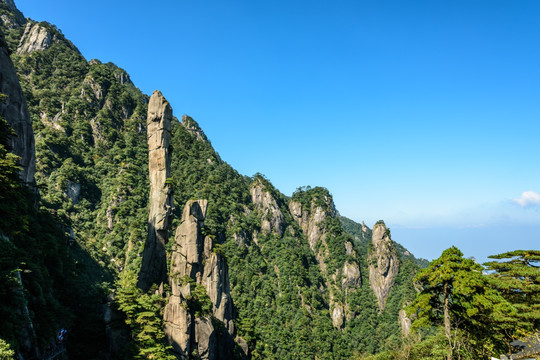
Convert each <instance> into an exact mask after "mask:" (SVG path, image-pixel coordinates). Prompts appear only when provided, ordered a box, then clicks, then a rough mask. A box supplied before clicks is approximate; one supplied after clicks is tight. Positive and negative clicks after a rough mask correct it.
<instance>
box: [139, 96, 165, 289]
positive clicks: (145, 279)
mask: <svg viewBox="0 0 540 360" xmlns="http://www.w3.org/2000/svg"><path fill="white" fill-rule="evenodd" d="M171 120H172V109H171V106H170V105H169V102H168V101H167V100H166V99H165V97H164V96H163V95H162V94H161V92H159V91H154V93H153V94H152V97H151V98H150V103H149V104H148V118H147V126H148V129H147V133H148V152H149V162H148V170H149V176H150V198H149V204H150V206H149V207H150V212H149V214H148V237H147V239H146V243H145V247H144V252H143V262H142V267H141V271H140V273H139V283H138V286H139V287H140V288H141V289H142V290H143V291H147V290H148V289H149V288H150V286H151V285H152V284H158V285H159V284H161V283H164V282H166V281H167V255H166V252H165V244H166V243H167V236H168V234H167V232H168V231H169V222H170V217H171V215H172V210H173V198H172V190H171V187H170V185H169V184H168V183H167V179H168V178H170V176H171V154H170V142H171Z"/></svg>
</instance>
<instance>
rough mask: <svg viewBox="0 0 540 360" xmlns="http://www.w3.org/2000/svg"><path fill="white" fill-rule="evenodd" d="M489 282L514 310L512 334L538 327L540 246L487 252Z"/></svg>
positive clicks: (527, 332) (539, 317)
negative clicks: (536, 248) (538, 247)
mask: <svg viewBox="0 0 540 360" xmlns="http://www.w3.org/2000/svg"><path fill="white" fill-rule="evenodd" d="M490 258H491V259H499V260H505V261H500V262H498V261H491V262H488V263H486V264H484V265H485V266H486V267H487V269H488V270H489V271H491V273H490V276H489V280H490V283H491V285H492V286H493V287H494V288H496V289H497V290H499V291H500V293H501V294H502V296H503V297H504V298H505V299H506V300H508V301H509V302H510V303H512V304H513V305H514V306H515V307H516V309H517V310H518V312H517V314H516V317H515V318H514V319H513V324H514V325H515V328H514V329H513V330H514V334H513V335H514V336H525V335H529V334H530V333H531V332H534V331H539V330H540V250H515V251H510V252H506V253H503V254H499V255H492V256H490Z"/></svg>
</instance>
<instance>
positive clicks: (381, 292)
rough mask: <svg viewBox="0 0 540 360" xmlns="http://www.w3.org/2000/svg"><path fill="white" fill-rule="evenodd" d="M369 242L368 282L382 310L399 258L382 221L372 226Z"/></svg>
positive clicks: (392, 283) (396, 271)
mask: <svg viewBox="0 0 540 360" xmlns="http://www.w3.org/2000/svg"><path fill="white" fill-rule="evenodd" d="M371 243H372V245H373V247H372V250H371V251H369V253H368V264H369V284H370V286H371V288H372V289H373V292H374V293H375V296H376V297H377V303H378V304H379V309H380V310H381V311H382V310H384V308H385V306H386V299H387V298H388V295H390V290H392V286H393V285H394V280H395V278H396V276H397V273H398V270H399V258H398V254H397V252H396V249H395V248H394V244H393V243H392V239H391V238H390V232H389V231H388V230H387V228H386V225H385V224H384V223H383V222H379V223H377V224H375V226H374V227H373V232H372V239H371Z"/></svg>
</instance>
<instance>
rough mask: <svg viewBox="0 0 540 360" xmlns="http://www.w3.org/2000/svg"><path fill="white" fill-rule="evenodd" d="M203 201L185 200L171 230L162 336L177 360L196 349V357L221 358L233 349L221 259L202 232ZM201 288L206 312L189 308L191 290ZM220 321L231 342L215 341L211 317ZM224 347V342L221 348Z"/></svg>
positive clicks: (226, 277) (225, 274) (228, 296)
mask: <svg viewBox="0 0 540 360" xmlns="http://www.w3.org/2000/svg"><path fill="white" fill-rule="evenodd" d="M207 206H208V201H206V200H189V201H188V202H187V203H186V205H185V207H184V211H183V213H182V219H181V222H180V226H179V227H178V228H177V229H176V234H175V237H174V245H173V252H172V256H171V267H170V272H169V278H170V285H171V294H170V295H169V300H168V303H167V305H166V306H165V310H164V315H163V318H164V322H165V334H166V336H167V339H168V340H169V342H170V344H171V345H172V346H173V348H174V350H175V353H176V355H177V357H178V358H180V359H184V358H186V359H187V358H188V356H189V354H191V353H192V351H193V350H194V349H196V351H197V353H198V354H199V356H200V358H201V359H226V358H227V356H228V354H229V355H230V353H231V351H232V335H233V333H234V324H233V321H232V317H233V309H232V301H231V293H230V285H229V275H228V269H227V265H226V264H225V260H224V259H223V258H222V257H221V255H219V254H216V253H215V252H214V251H213V244H212V239H211V238H210V237H205V236H203V234H202V228H203V226H204V219H205V217H206V209H207ZM201 285H202V286H203V287H204V290H205V292H206V295H208V297H209V299H210V301H211V303H212V308H211V311H210V313H208V314H198V315H197V314H194V313H192V312H191V311H190V310H189V308H188V307H189V300H190V299H191V298H192V296H193V288H194V287H197V286H201ZM212 316H213V317H214V318H215V319H216V320H219V321H221V322H222V323H223V325H224V327H225V329H226V330H227V333H228V335H226V337H227V338H228V339H229V340H230V342H231V343H230V344H229V345H227V342H226V341H222V342H221V345H222V346H221V348H219V351H218V347H217V344H218V339H217V334H216V332H215V329H214V326H213V324H212V321H211V317H212ZM223 344H225V345H224V346H223Z"/></svg>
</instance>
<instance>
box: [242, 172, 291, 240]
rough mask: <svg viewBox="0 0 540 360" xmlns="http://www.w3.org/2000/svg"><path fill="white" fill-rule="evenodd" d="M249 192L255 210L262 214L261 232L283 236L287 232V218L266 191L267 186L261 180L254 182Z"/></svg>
mask: <svg viewBox="0 0 540 360" xmlns="http://www.w3.org/2000/svg"><path fill="white" fill-rule="evenodd" d="M249 192H250V194H251V201H252V202H253V204H255V209H257V211H258V212H259V213H260V214H261V230H262V231H263V232H266V233H275V234H277V235H279V236H282V235H283V231H284V230H285V218H284V216H283V214H282V213H281V210H280V209H279V206H278V204H277V202H276V199H274V197H272V194H271V193H270V192H269V191H268V190H266V189H265V185H264V184H263V182H262V181H261V180H260V179H256V180H255V181H254V182H253V184H252V185H251V188H250V190H249Z"/></svg>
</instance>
